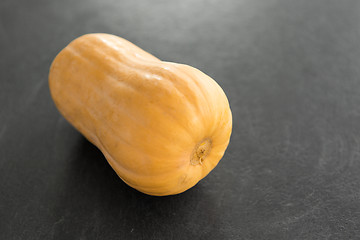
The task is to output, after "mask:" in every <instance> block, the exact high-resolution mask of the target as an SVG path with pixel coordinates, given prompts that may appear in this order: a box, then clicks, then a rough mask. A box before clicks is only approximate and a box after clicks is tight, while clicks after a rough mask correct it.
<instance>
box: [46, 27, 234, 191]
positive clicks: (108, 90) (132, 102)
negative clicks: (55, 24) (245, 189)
mask: <svg viewBox="0 0 360 240" xmlns="http://www.w3.org/2000/svg"><path fill="white" fill-rule="evenodd" d="M49 86H50V91H51V95H52V98H53V100H54V102H55V104H56V106H57V108H58V109H59V111H60V112H61V114H62V115H63V116H64V117H65V118H66V119H67V120H68V121H69V122H70V123H71V124H72V125H73V126H74V127H75V128H76V129H78V130H79V131H80V132H81V133H82V134H83V135H84V136H85V137H86V138H87V139H88V140H89V141H90V142H92V143H93V144H94V145H96V146H97V147H98V148H99V149H100V150H101V152H102V153H103V154H104V156H105V157H106V159H107V161H108V162H109V164H110V165H111V167H112V168H113V169H114V170H115V171H116V173H117V174H118V176H119V177H120V178H121V179H122V180H123V181H124V182H126V183H127V184H128V185H130V186H131V187H133V188H135V189H137V190H139V191H141V192H143V193H146V194H150V195H156V196H164V195H172V194H177V193H181V192H184V191H186V190H187V189H189V188H191V187H193V186H194V185H195V184H196V183H197V182H199V181H200V180H201V179H202V178H204V177H205V176H206V175H207V174H208V173H209V172H210V171H211V170H212V169H213V168H214V167H215V166H216V165H217V164H218V162H219V161H220V159H221V158H222V156H223V154H224V152H225V150H226V148H227V146H228V144H229V139H230V135H231V129H232V116H231V111H230V108H229V103H228V100H227V98H226V95H225V94H224V92H223V90H222V89H221V87H220V86H219V85H218V84H217V83H216V82H215V81H214V80H213V79H211V78H210V77H209V76H207V75H205V74H204V73H202V72H201V71H199V70H197V69H195V68H193V67H190V66H187V65H183V64H177V63H170V62H163V61H161V60H159V59H157V58H156V57H154V56H152V55H150V54H149V53H147V52H145V51H144V50H142V49H140V48H138V47H137V46H135V45H134V44H132V43H130V42H129V41H127V40H125V39H122V38H120V37H117V36H114V35H110V34H100V33H97V34H87V35H84V36H81V37H79V38H77V39H75V40H74V41H72V42H71V43H70V44H69V45H68V46H67V47H65V48H64V49H63V50H62V51H61V52H60V53H59V54H58V55H57V56H56V58H55V60H54V61H53V63H52V65H51V68H50V74H49Z"/></svg>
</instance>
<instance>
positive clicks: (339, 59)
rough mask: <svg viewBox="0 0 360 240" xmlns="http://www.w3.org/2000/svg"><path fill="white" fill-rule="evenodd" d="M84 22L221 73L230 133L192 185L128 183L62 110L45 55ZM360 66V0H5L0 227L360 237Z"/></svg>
mask: <svg viewBox="0 0 360 240" xmlns="http://www.w3.org/2000/svg"><path fill="white" fill-rule="evenodd" d="M150 2H151V3H150ZM89 32H106V33H112V34H116V35H119V36H122V37H124V38H126V39H128V40H130V41H132V42H134V43H135V44H137V45H138V46H140V47H142V48H143V49H145V50H147V51H149V52H151V53H153V54H154V55H155V56H157V57H159V58H161V59H163V60H167V61H175V62H181V63H186V64H189V65H192V66H195V67H197V68H199V69H201V70H202V71H204V72H206V73H207V74H209V75H210V76H212V77H213V78H214V79H215V80H216V81H218V83H219V84H220V85H221V86H222V87H223V89H224V90H225V92H226V93H227V95H228V97H229V100H230V104H231V108H232V111H233V117H234V126H233V135H232V140H231V143H230V145H229V148H228V150H227V152H226V154H225V156H224V158H223V159H222V161H221V162H220V164H219V165H218V167H217V168H216V169H215V170H214V171H213V172H212V173H211V174H210V175H209V176H208V177H206V178H205V179H204V180H203V181H201V182H200V183H199V184H198V185H197V186H196V187H194V188H192V189H191V190H189V191H187V192H185V193H183V194H180V195H177V196H170V197H162V198H159V197H151V196H147V195H144V194H141V193H139V192H137V191H136V190H133V189H131V188H129V187H128V186H126V185H125V184H124V183H123V182H122V181H121V180H120V179H119V178H118V177H117V176H116V174H115V172H114V171H113V170H112V169H111V168H110V166H109V165H108V163H107V162H106V160H105V158H104V157H103V156H102V154H101V152H99V151H98V150H97V149H96V148H95V147H94V146H93V145H91V144H90V143H89V142H87V141H86V140H85V139H84V138H83V137H82V136H81V135H80V134H79V133H78V132H77V131H76V130H74V129H73V128H72V127H71V126H70V125H69V124H68V123H67V122H66V121H65V120H64V119H63V118H62V117H61V116H60V114H59V113H58V112H57V110H56V108H55V106H54V104H53V102H52V100H51V98H50V95H49V90H48V84H47V75H48V69H49V66H50V63H51V61H52V60H53V58H54V57H55V55H56V54H57V53H58V52H59V51H60V50H61V49H62V48H63V47H64V46H65V45H66V44H67V43H69V41H71V40H72V39H74V38H76V37H78V36H80V35H82V34H85V33H89ZM359 64H360V2H359V1H357V0H353V1H351V0H343V1H339V0H311V1H310V0H262V1H261V0H232V1H205V0H203V1H190V0H183V1H165V0H163V1H159V0H156V1H145V0H144V1H130V0H129V1H119V0H104V1H97V0H79V1H74V0H64V1H48V0H33V1H29V0H17V1H14V0H1V1H0V80H1V81H0V103H1V107H0V239H4V240H7V239H66V240H67V239H360V65H359Z"/></svg>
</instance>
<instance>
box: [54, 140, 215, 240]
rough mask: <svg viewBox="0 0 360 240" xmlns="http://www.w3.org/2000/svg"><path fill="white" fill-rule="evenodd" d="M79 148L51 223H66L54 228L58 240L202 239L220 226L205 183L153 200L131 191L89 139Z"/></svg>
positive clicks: (74, 150) (75, 153)
mask: <svg viewBox="0 0 360 240" xmlns="http://www.w3.org/2000/svg"><path fill="white" fill-rule="evenodd" d="M76 144H77V146H75V147H74V148H73V150H72V151H73V152H72V153H71V156H74V158H73V159H71V161H69V163H68V166H67V169H66V177H65V179H66V180H65V181H64V182H63V187H62V189H61V191H62V194H61V195H60V197H59V198H58V199H57V203H56V206H55V208H54V210H53V217H54V219H53V221H54V222H55V221H59V219H60V220H61V219H62V221H61V222H60V223H58V224H56V226H54V229H53V234H54V235H56V236H61V237H64V238H74V237H75V238H76V239H80V238H85V239H88V237H89V238H93V236H94V235H96V236H98V237H99V238H100V239H113V238H122V237H124V236H126V238H125V239H173V238H174V237H176V235H178V234H180V235H181V236H186V238H190V237H194V236H199V231H200V232H203V233H208V234H211V231H213V228H214V226H216V225H219V224H220V223H219V221H220V220H219V218H218V217H217V215H218V214H219V213H218V212H217V209H216V207H215V206H214V201H213V199H212V197H211V195H209V194H207V193H206V192H205V191H203V190H204V189H203V188H202V186H201V184H198V185H197V186H195V187H194V188H192V189H190V190H188V191H186V192H185V193H182V194H179V195H174V196H166V197H154V196H149V195H146V194H143V193H141V192H138V191H137V190H135V189H133V188H131V187H129V186H127V185H126V184H125V183H124V182H123V181H122V180H121V179H120V178H119V177H118V176H117V174H116V173H115V171H114V170H113V169H112V168H111V167H110V165H109V164H108V162H107V161H106V159H105V157H104V156H103V154H102V153H101V152H100V151H99V150H98V149H97V148H96V147H95V146H94V145H92V144H91V143H90V142H88V141H87V140H86V139H85V138H83V137H81V138H80V139H79V141H78V142H77V143H76ZM204 219H206V220H205V221H204ZM149 236H150V237H151V238H149Z"/></svg>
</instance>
